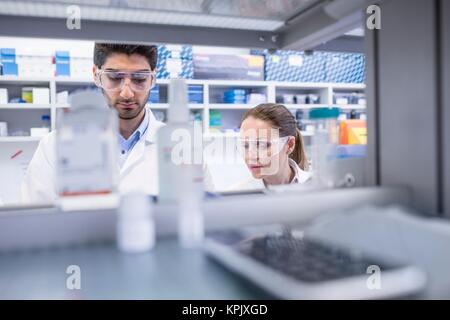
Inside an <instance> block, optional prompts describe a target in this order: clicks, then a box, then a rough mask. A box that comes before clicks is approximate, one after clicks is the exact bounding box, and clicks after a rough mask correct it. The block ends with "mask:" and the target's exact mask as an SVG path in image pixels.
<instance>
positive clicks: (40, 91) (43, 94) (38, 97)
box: [32, 88, 50, 104]
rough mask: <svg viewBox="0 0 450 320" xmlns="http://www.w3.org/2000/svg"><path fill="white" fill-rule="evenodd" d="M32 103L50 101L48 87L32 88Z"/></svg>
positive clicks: (46, 102)
mask: <svg viewBox="0 0 450 320" xmlns="http://www.w3.org/2000/svg"><path fill="white" fill-rule="evenodd" d="M32 92H33V103H34V104H49V103H50V89H49V88H33V90H32Z"/></svg>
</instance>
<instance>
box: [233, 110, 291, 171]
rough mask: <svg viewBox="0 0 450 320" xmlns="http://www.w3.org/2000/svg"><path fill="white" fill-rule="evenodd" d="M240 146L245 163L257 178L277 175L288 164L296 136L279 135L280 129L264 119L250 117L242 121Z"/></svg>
mask: <svg viewBox="0 0 450 320" xmlns="http://www.w3.org/2000/svg"><path fill="white" fill-rule="evenodd" d="M238 143H239V148H240V150H241V153H242V155H243V157H244V160H245V163H246V164H247V167H248V168H249V170H250V172H251V173H252V175H253V177H254V178H256V179H263V178H265V177H267V176H272V175H276V174H277V173H278V172H279V171H280V168H282V167H284V166H285V165H287V164H288V157H289V153H290V150H293V144H294V145H295V138H294V137H289V138H288V137H285V138H280V137H279V130H278V129H275V128H273V127H272V125H271V124H270V123H269V122H267V121H264V120H260V119H256V118H253V117H248V118H247V119H245V120H244V121H243V122H242V125H241V130H240V139H239V142H238Z"/></svg>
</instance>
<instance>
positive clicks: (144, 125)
mask: <svg viewBox="0 0 450 320" xmlns="http://www.w3.org/2000/svg"><path fill="white" fill-rule="evenodd" d="M144 110H145V115H144V119H143V120H142V121H141V124H140V125H139V127H137V129H136V130H135V131H134V132H133V133H132V134H131V135H130V136H129V137H128V139H125V138H124V137H123V136H122V135H121V134H120V133H119V142H120V144H121V146H122V149H125V150H129V149H130V148H131V146H132V145H133V142H134V141H136V140H139V139H140V138H141V136H142V135H143V134H144V133H145V131H146V130H147V129H148V125H149V115H148V111H147V109H144Z"/></svg>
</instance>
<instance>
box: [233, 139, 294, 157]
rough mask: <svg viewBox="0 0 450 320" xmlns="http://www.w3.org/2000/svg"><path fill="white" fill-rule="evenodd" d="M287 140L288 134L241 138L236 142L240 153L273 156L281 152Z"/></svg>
mask: <svg viewBox="0 0 450 320" xmlns="http://www.w3.org/2000/svg"><path fill="white" fill-rule="evenodd" d="M288 140H289V136H286V137H281V138H278V139H270V140H269V139H242V138H239V139H238V142H237V147H238V151H239V153H240V154H242V155H248V154H251V155H257V156H258V157H260V158H262V157H273V156H275V155H277V154H278V153H280V152H281V150H282V149H283V147H284V146H285V145H286V143H287V141H288Z"/></svg>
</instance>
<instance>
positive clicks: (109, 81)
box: [96, 70, 156, 92]
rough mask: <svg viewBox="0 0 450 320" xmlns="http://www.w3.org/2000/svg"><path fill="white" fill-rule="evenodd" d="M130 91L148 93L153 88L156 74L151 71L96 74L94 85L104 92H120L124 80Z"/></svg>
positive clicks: (100, 72)
mask: <svg viewBox="0 0 450 320" xmlns="http://www.w3.org/2000/svg"><path fill="white" fill-rule="evenodd" d="M127 79H129V81H128V86H129V87H130V89H131V90H133V91H136V92H142V91H148V90H150V89H151V87H152V86H153V84H154V82H155V79H156V74H155V72H153V71H136V72H125V71H110V70H99V71H98V72H97V74H96V85H97V86H99V87H101V88H103V89H104V90H106V91H122V90H123V88H124V85H125V83H126V80H127Z"/></svg>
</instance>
